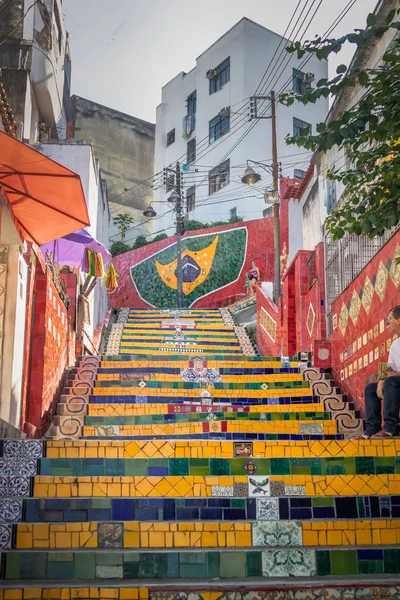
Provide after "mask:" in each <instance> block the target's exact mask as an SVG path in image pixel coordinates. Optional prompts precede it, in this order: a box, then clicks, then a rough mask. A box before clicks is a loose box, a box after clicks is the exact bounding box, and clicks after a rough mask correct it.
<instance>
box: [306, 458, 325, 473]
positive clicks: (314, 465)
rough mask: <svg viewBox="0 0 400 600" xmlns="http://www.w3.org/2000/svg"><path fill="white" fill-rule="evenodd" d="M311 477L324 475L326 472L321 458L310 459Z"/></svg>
mask: <svg viewBox="0 0 400 600" xmlns="http://www.w3.org/2000/svg"><path fill="white" fill-rule="evenodd" d="M310 466H311V475H324V474H325V470H326V463H325V461H324V460H323V459H321V458H311V459H310Z"/></svg>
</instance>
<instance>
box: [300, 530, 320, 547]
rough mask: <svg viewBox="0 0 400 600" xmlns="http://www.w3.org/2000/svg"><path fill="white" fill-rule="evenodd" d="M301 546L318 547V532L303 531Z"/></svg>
mask: <svg viewBox="0 0 400 600" xmlns="http://www.w3.org/2000/svg"><path fill="white" fill-rule="evenodd" d="M303 546H318V532H317V531H304V530H303Z"/></svg>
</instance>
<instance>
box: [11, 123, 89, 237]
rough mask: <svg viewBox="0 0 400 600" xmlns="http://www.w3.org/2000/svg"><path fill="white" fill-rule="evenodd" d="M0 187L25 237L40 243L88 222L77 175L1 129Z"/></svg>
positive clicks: (70, 231)
mask: <svg viewBox="0 0 400 600" xmlns="http://www.w3.org/2000/svg"><path fill="white" fill-rule="evenodd" d="M0 188H1V189H2V192H3V196H4V198H5V200H6V202H7V205H8V207H9V209H10V212H11V214H12V217H13V220H14V223H15V226H16V227H17V229H18V231H19V233H20V235H21V237H22V238H23V239H24V240H27V241H31V242H35V243H36V244H38V245H39V246H42V245H43V244H46V243H47V242H50V241H51V240H55V239H57V238H60V237H62V236H64V235H67V234H68V233H72V232H73V231H77V230H78V229H82V228H83V227H86V226H87V225H90V221H89V215H88V210H87V206H86V200H85V195H84V193H83V189H82V184H81V180H80V177H79V175H77V174H76V173H74V172H73V171H70V170H69V169H67V168H66V167H63V166H62V165H59V164H58V163H56V162H54V161H53V160H51V159H50V158H47V157H46V156H44V155H43V154H41V153H40V152H38V151H37V150H34V149H33V148H31V147H30V146H27V145H25V144H23V143H22V142H19V141H18V140H16V139H14V138H12V137H10V136H8V135H7V134H6V133H3V132H1V131H0Z"/></svg>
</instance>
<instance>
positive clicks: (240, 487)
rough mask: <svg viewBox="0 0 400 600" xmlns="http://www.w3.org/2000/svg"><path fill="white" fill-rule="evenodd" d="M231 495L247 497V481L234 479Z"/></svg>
mask: <svg viewBox="0 0 400 600" xmlns="http://www.w3.org/2000/svg"><path fill="white" fill-rule="evenodd" d="M233 495H234V496H235V497H237V498H247V496H248V495H249V486H248V484H247V483H241V482H240V481H236V482H235V483H234V484H233Z"/></svg>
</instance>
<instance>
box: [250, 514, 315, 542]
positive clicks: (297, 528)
mask: <svg viewBox="0 0 400 600" xmlns="http://www.w3.org/2000/svg"><path fill="white" fill-rule="evenodd" d="M252 530H253V546H273V547H278V548H280V547H285V546H302V544H303V540H302V528H301V525H300V524H299V523H296V522H294V521H292V522H290V521H289V522H287V521H286V522H285V521H267V520H266V521H262V522H256V523H253V527H252Z"/></svg>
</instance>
